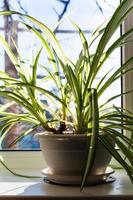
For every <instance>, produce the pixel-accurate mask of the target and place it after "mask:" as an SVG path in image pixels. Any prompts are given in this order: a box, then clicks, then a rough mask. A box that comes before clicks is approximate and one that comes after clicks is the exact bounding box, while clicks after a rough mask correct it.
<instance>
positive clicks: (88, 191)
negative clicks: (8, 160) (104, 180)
mask: <svg viewBox="0 0 133 200" xmlns="http://www.w3.org/2000/svg"><path fill="white" fill-rule="evenodd" d="M17 172H19V173H23V174H26V172H27V173H28V175H30V174H32V175H38V170H23V171H22V170H21V171H20V170H19V171H17ZM113 176H115V177H116V181H115V182H113V183H109V184H102V185H97V186H88V187H85V188H84V190H83V192H80V188H79V187H74V186H73V187H72V186H60V185H54V184H53V185H52V184H48V183H44V182H43V180H42V179H26V178H21V177H16V176H13V175H12V174H10V173H9V172H7V171H5V170H1V173H0V200H4V199H13V200H15V199H21V200H22V199H25V200H26V199H60V200H61V199H69V200H70V199H77V200H78V199H88V200H97V199H99V200H100V199H106V200H113V199H117V200H118V199H120V200H126V199H127V200H131V199H133V190H132V189H133V187H132V184H131V183H130V181H129V179H128V177H127V176H126V174H125V172H124V171H123V170H116V172H115V174H114V175H113Z"/></svg>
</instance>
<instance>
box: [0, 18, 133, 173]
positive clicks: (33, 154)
mask: <svg viewBox="0 0 133 200" xmlns="http://www.w3.org/2000/svg"><path fill="white" fill-rule="evenodd" d="M132 23H133V14H131V15H130V16H129V17H128V18H127V20H126V21H125V23H124V26H123V28H124V32H126V31H127V30H129V29H130V28H131V27H132ZM132 52H133V45H130V44H127V45H126V46H125V48H124V50H123V60H124V61H125V60H127V59H128V58H129V57H131V56H132ZM122 82H123V83H122V84H123V91H124V92H126V91H129V90H133V72H132V73H131V72H130V73H128V74H127V75H125V76H124V77H123V81H122ZM123 103H124V108H126V109H129V110H131V111H132V112H133V93H130V94H128V95H126V96H124V99H123ZM0 155H1V156H2V157H3V158H4V160H5V162H6V163H7V165H8V167H9V168H11V169H12V170H15V169H38V170H39V171H40V170H41V169H43V168H44V167H45V163H44V161H43V158H42V155H41V151H16V152H15V151H1V152H0ZM113 163H114V161H113ZM1 168H2V169H3V170H4V167H3V166H2V165H1V164H0V170H1Z"/></svg>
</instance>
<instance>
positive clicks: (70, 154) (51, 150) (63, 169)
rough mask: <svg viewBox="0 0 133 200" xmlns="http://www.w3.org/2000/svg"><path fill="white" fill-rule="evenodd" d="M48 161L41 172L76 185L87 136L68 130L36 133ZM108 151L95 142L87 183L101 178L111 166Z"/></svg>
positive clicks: (80, 171) (78, 179) (84, 154)
mask: <svg viewBox="0 0 133 200" xmlns="http://www.w3.org/2000/svg"><path fill="white" fill-rule="evenodd" d="M37 136H38V138H39V141H40V146H41V149H42V153H43V156H44V159H45V162H46V165H47V168H45V169H44V170H43V171H42V172H43V174H44V175H46V176H47V177H48V179H50V180H51V181H53V182H56V183H61V184H71V185H79V184H80V183H81V177H82V171H83V166H84V162H85V157H86V149H87V146H88V145H87V136H85V135H70V134H63V135H62V134H58V135H56V134H52V133H39V134H37ZM110 160H111V156H110V154H109V153H108V152H107V150H106V149H105V148H104V146H103V145H102V144H101V143H100V142H98V147H97V152H96V157H95V161H94V166H93V168H92V172H91V175H90V176H89V177H88V182H87V183H88V184H95V183H99V182H102V181H103V180H105V179H106V178H107V176H108V175H109V174H111V173H112V170H110V169H109V168H107V166H108V164H109V162H110Z"/></svg>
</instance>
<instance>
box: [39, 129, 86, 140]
mask: <svg viewBox="0 0 133 200" xmlns="http://www.w3.org/2000/svg"><path fill="white" fill-rule="evenodd" d="M67 133H68V134H67ZM36 136H37V137H41V138H43V137H49V138H59V137H60V138H79V137H80V138H87V137H89V136H90V135H86V134H73V133H72V132H69V131H68V132H65V133H64V134H54V133H53V132H48V131H45V132H40V133H37V134H36Z"/></svg>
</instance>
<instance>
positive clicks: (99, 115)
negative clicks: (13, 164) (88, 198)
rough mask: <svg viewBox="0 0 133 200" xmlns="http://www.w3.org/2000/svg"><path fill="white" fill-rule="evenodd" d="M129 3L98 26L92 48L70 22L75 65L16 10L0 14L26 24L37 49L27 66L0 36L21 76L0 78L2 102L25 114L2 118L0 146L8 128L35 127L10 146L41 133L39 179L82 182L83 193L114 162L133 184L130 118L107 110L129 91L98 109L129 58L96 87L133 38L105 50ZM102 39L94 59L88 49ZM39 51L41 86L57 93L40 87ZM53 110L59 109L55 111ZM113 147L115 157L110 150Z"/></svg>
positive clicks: (53, 39) (42, 29)
mask: <svg viewBox="0 0 133 200" xmlns="http://www.w3.org/2000/svg"><path fill="white" fill-rule="evenodd" d="M131 3H132V0H123V1H122V3H121V4H120V5H119V7H118V8H117V9H116V11H115V13H114V14H113V16H112V18H111V19H110V21H109V22H108V24H107V25H106V26H105V27H104V28H103V27H102V26H100V27H99V28H98V29H97V30H96V31H95V32H94V33H93V35H92V37H91V40H90V41H89V42H88V41H87V40H86V38H85V35H84V33H83V32H82V30H81V29H80V28H79V27H78V26H77V25H76V24H75V23H73V22H72V23H73V25H74V26H75V28H76V29H77V30H78V32H79V36H80V38H81V42H82V49H81V52H80V54H79V56H78V58H77V62H75V63H73V61H71V60H69V59H68V58H67V57H66V56H65V54H64V52H63V50H62V48H61V46H60V43H59V42H58V40H57V38H56V36H55V35H54V33H53V31H52V30H50V29H49V28H48V27H47V26H46V25H45V24H43V23H42V22H40V21H38V20H37V19H35V18H33V17H31V16H29V15H25V14H22V13H18V12H16V11H1V12H0V15H14V14H17V15H19V16H21V17H24V18H26V19H27V20H29V21H30V23H29V24H28V23H26V22H22V23H23V24H24V25H25V26H26V27H27V28H28V29H29V30H30V31H31V32H33V34H34V35H35V36H36V37H37V38H38V39H39V40H40V42H41V44H42V48H41V49H40V50H39V51H38V53H37V55H36V57H35V58H34V61H33V63H31V65H30V66H28V67H27V64H26V63H25V62H24V61H22V60H21V58H20V54H19V53H18V56H15V55H14V53H13V51H12V50H11V48H10V46H9V45H8V43H7V42H6V41H5V40H4V39H3V37H2V36H0V42H1V43H2V44H3V47H4V49H5V51H6V53H7V54H8V55H9V57H10V59H11V61H12V63H13V64H14V66H15V67H16V69H17V71H18V75H19V79H15V78H13V77H10V76H9V75H8V74H6V73H5V72H0V80H1V81H2V82H3V85H1V86H0V95H1V96H4V97H6V98H9V99H11V100H12V101H15V102H16V103H18V104H19V105H21V106H23V107H24V109H25V112H24V113H23V114H13V113H8V114H7V113H6V112H1V115H2V118H1V121H2V122H3V123H2V125H1V130H2V133H1V135H2V136H1V142H2V141H3V139H4V137H5V135H6V134H7V131H6V130H7V129H8V130H9V129H10V126H12V123H14V124H15V123H17V122H18V121H19V122H20V121H22V122H26V123H29V124H31V125H32V127H31V128H30V129H28V130H27V131H26V132H23V133H20V135H19V136H18V137H17V139H16V140H15V141H13V142H12V144H15V143H16V142H18V141H19V140H20V139H22V138H23V137H24V136H25V135H27V134H30V133H31V132H32V131H33V130H35V129H36V128H37V127H40V126H41V127H42V128H43V129H44V133H41V134H38V137H39V139H40V144H41V148H42V150H43V147H44V150H43V154H44V157H45V159H46V162H47V165H48V169H47V170H46V169H45V171H44V173H45V174H47V175H48V177H49V178H50V179H51V180H53V181H55V182H58V183H64V184H79V183H81V188H83V186H84V185H85V184H86V183H90V182H91V183H94V182H99V181H103V179H105V178H106V168H107V166H108V164H109V162H110V159H111V157H112V156H113V157H114V158H115V159H116V160H117V161H118V162H119V163H120V164H121V165H122V166H123V168H124V169H125V170H126V172H127V174H128V176H129V178H130V179H131V181H132V182H133V176H132V175H133V154H132V152H133V146H132V138H133V135H132V133H133V114H132V113H131V112H130V111H128V110H126V109H124V108H122V107H117V106H115V105H111V101H113V100H114V99H116V98H118V97H121V96H123V95H126V94H127V93H129V92H131V91H129V92H125V93H122V94H116V95H115V96H113V97H110V98H109V99H108V100H107V101H106V102H103V103H102V104H100V102H99V99H100V97H101V96H102V95H103V94H104V93H105V91H106V90H107V89H108V88H109V87H110V86H111V85H112V83H113V82H114V81H116V80H118V79H119V78H121V76H123V75H124V74H125V73H127V72H129V71H131V70H132V69H133V68H132V64H133V57H131V58H130V59H129V60H127V61H126V62H125V63H123V64H122V65H121V66H120V67H119V68H117V69H116V70H114V71H113V72H112V73H111V71H108V72H107V73H105V75H104V76H103V78H102V79H101V80H100V81H99V82H98V84H97V85H95V84H94V82H95V79H96V76H97V74H98V72H99V71H100V69H101V68H102V67H103V64H104V63H105V62H106V60H107V59H108V58H109V56H110V55H111V53H112V52H113V51H114V50H115V49H116V48H118V47H120V46H124V45H125V43H126V41H127V39H129V38H130V37H131V36H132V34H133V30H132V29H131V30H129V31H128V32H126V33H124V34H123V35H122V36H120V37H119V38H118V39H117V40H116V41H115V42H112V44H111V45H109V47H107V45H108V43H109V41H110V39H111V37H112V36H113V34H114V33H115V31H116V29H117V28H118V27H119V26H120V25H121V24H122V23H123V21H124V19H125V18H126V17H127V15H128V14H129V13H130V12H131V11H132V7H131ZM31 23H33V26H32V25H31ZM35 27H37V28H35ZM99 37H100V40H99V42H98V45H97V48H96V51H95V53H94V54H91V53H90V47H91V45H92V44H93V43H94V41H95V40H96V39H97V38H99ZM42 49H45V52H47V56H48V61H49V64H50V67H49V68H46V67H44V68H43V69H44V70H45V71H46V72H47V76H45V77H44V79H43V81H44V82H45V81H46V80H48V79H50V80H51V81H52V83H53V84H54V85H55V87H56V93H55V92H51V91H50V90H48V89H47V88H45V87H44V88H43V87H41V86H40V85H39V83H38V80H37V68H38V66H39V58H40V55H41V52H42ZM28 70H29V73H28ZM60 72H61V73H62V74H61V73H60ZM109 74H110V76H109V78H107V77H108V75H109ZM62 77H63V79H62ZM38 94H42V95H44V96H45V97H47V98H48V99H49V101H50V103H51V104H50V106H48V105H46V104H43V103H42V102H41V101H40V100H39V98H38ZM53 104H54V105H56V106H52V105H53ZM46 112H49V113H50V117H47V115H46ZM123 130H128V131H129V137H127V136H126V135H124V134H122V133H121V131H123ZM115 144H117V146H118V147H119V149H120V151H117V150H116V149H115V148H114V145H115ZM121 152H122V155H121ZM125 158H126V159H125Z"/></svg>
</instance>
